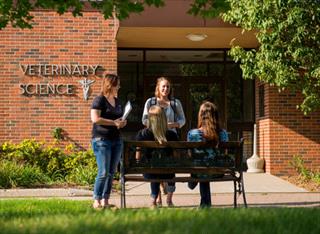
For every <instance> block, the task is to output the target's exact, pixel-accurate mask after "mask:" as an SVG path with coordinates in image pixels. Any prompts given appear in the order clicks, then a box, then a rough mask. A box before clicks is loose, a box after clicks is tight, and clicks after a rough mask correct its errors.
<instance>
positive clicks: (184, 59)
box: [118, 49, 254, 157]
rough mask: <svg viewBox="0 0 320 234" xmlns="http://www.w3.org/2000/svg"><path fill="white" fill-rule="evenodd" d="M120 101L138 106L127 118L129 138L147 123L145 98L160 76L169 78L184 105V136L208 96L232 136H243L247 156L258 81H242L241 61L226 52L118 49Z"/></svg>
mask: <svg viewBox="0 0 320 234" xmlns="http://www.w3.org/2000/svg"><path fill="white" fill-rule="evenodd" d="M118 74H119V75H120V77H121V90H120V99H121V100H122V101H123V102H125V101H126V100H131V101H132V103H133V106H134V109H133V112H132V114H130V116H129V119H128V126H127V127H126V133H125V134H126V136H127V137H128V138H131V137H132V136H134V134H135V133H136V132H137V131H138V130H139V129H141V128H143V125H142V123H141V117H142V112H143V107H144V103H145V101H146V100H147V99H148V98H149V97H153V96H154V90H155V85H156V80H157V78H158V77H161V76H164V77H168V78H169V79H170V80H171V83H172V89H173V90H172V91H173V95H174V97H175V98H178V99H179V100H180V101H181V103H182V105H183V108H184V111H185V115H186V125H185V126H184V127H183V128H182V132H181V138H182V139H186V134H187V132H188V130H190V129H191V128H196V127H197V113H198V110H199V106H200V105H201V103H202V102H203V101H205V100H209V101H211V102H213V103H215V104H216V105H217V106H218V108H219V112H220V122H221V125H222V127H223V128H225V129H227V131H228V133H229V138H230V139H231V140H239V139H240V138H241V137H244V138H245V140H246V141H245V154H246V156H247V157H249V156H251V155H252V130H253V123H254V81H252V80H250V81H244V80H243V79H242V74H241V70H240V68H239V65H238V64H236V63H235V62H234V61H232V60H231V59H230V58H229V57H228V56H227V50H174V49H170V50H162V49H136V50H131V49H119V50H118Z"/></svg>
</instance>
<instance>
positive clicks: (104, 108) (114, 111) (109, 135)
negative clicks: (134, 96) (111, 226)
mask: <svg viewBox="0 0 320 234" xmlns="http://www.w3.org/2000/svg"><path fill="white" fill-rule="evenodd" d="M91 109H96V110H100V111H101V114H100V116H101V117H102V118H105V119H112V120H116V119H119V118H121V116H122V114H123V111H122V107H121V104H120V101H119V99H118V98H115V106H114V107H113V106H112V105H111V104H110V103H109V102H108V100H107V98H106V97H105V96H103V95H99V96H97V97H95V98H94V99H93V102H92V105H91ZM92 137H103V138H106V139H108V140H116V139H118V138H119V137H120V132H119V129H117V127H116V126H106V125H100V124H95V123H94V124H93V127H92Z"/></svg>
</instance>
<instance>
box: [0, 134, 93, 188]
mask: <svg viewBox="0 0 320 234" xmlns="http://www.w3.org/2000/svg"><path fill="white" fill-rule="evenodd" d="M8 162H11V166H12V165H14V167H15V168H20V167H21V168H23V167H25V168H26V170H28V169H30V168H34V170H35V171H36V173H37V174H41V175H45V176H46V177H47V178H50V180H51V181H52V183H56V184H61V183H73V184H74V183H75V184H79V185H92V184H93V183H94V178H95V176H96V173H97V169H96V162H95V157H94V154H93V152H92V150H87V151H82V150H79V149H77V148H76V147H75V146H74V145H72V144H70V145H67V146H66V147H61V146H60V145H58V144H52V145H45V143H44V142H38V141H36V140H34V139H25V140H23V141H22V142H20V143H18V144H14V143H12V142H4V143H3V144H1V145H0V166H1V167H2V168H3V167H4V165H7V164H8ZM31 171H32V170H31ZM13 173H16V174H17V175H16V176H13V174H11V175H10V176H9V177H8V176H7V177H6V178H13V177H15V178H18V177H21V176H22V173H20V171H19V170H18V169H17V170H13ZM6 174H8V172H6ZM32 178H33V177H31V179H30V181H28V180H26V181H27V182H26V183H24V182H23V183H22V182H19V185H15V183H10V182H8V181H10V180H6V179H3V180H0V186H1V187H4V188H9V187H15V186H24V187H28V186H34V185H35V184H36V183H37V181H35V180H33V179H32ZM16 180H17V179H16ZM16 180H15V181H16ZM21 180H24V179H21ZM23 184H25V185H23Z"/></svg>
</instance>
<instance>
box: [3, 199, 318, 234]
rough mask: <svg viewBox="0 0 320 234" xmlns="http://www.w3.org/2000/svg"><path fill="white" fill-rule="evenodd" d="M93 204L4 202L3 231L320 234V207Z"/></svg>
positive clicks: (77, 202) (89, 202)
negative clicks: (117, 206) (128, 206)
mask: <svg viewBox="0 0 320 234" xmlns="http://www.w3.org/2000/svg"><path fill="white" fill-rule="evenodd" d="M90 205H91V201H70V200H54V199H49V200H29V199H24V200H0V233H4V234H9V233H14V234H17V233H41V234H45V233H59V234H61V233H75V234H86V233H132V234H133V233H139V234H140V233H152V234H156V233H161V234H164V233H165V234H167V233H184V234H186V233H237V234H238V233H246V234H249V233H254V234H259V233H268V234H269V233H270V234H273V233H281V234H283V233H288V234H294V233H297V234H301V233H308V234H312V233H314V234H319V233H320V209H319V208H249V209H244V208H241V209H232V208H228V209H221V208H219V209H217V208H215V209H204V210H199V209H185V208H175V209H165V208H162V209H157V210H149V209H122V210H121V209H119V210H115V211H111V210H102V211H95V210H93V209H91V207H90Z"/></svg>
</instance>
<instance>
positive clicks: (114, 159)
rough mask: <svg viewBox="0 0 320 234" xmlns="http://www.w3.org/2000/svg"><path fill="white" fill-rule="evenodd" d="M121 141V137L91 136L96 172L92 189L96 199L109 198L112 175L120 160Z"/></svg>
mask: <svg viewBox="0 0 320 234" xmlns="http://www.w3.org/2000/svg"><path fill="white" fill-rule="evenodd" d="M122 147H123V142H122V140H121V139H117V140H107V139H103V138H93V139H92V148H93V152H94V155H95V156H96V162H97V166H98V174H97V177H96V181H95V184H94V189H93V198H94V199H96V200H101V199H103V198H104V199H109V197H110V193H111V189H112V180H113V175H114V173H115V172H116V170H117V166H118V164H119V162H120V158H121V152H122Z"/></svg>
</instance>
